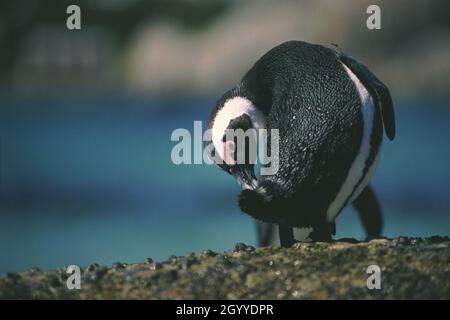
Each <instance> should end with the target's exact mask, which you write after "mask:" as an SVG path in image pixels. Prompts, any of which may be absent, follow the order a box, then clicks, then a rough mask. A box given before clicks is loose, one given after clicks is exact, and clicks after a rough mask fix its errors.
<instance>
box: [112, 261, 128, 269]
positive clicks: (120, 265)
mask: <svg viewBox="0 0 450 320" xmlns="http://www.w3.org/2000/svg"><path fill="white" fill-rule="evenodd" d="M111 267H112V268H113V269H114V270H121V269H125V268H126V267H127V264H126V263H122V262H115V263H113V264H112V266H111Z"/></svg>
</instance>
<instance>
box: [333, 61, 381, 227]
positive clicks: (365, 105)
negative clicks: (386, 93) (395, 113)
mask: <svg viewBox="0 0 450 320" xmlns="http://www.w3.org/2000/svg"><path fill="white" fill-rule="evenodd" d="M343 66H344V68H345V71H346V72H347V74H348V75H349V77H350V78H351V79H352V81H353V82H354V84H355V87H356V90H357V91H358V94H359V97H360V99H361V105H362V106H361V107H362V115H363V136H362V139H361V145H360V147H359V151H358V153H357V155H356V158H355V159H354V160H353V163H352V165H351V167H350V170H349V171H348V173H347V177H346V179H345V181H344V184H343V185H342V186H341V188H340V190H339V192H338V194H337V196H336V198H335V199H334V201H333V202H332V203H331V204H330V206H329V207H328V211H327V222H332V221H333V220H334V218H335V217H336V215H337V214H338V213H339V211H340V210H341V209H342V207H343V206H344V204H345V202H346V200H347V199H348V198H349V197H350V195H352V191H353V189H354V188H355V186H356V185H357V184H358V182H359V181H360V180H361V178H363V174H364V168H365V166H366V160H367V159H368V157H369V154H370V140H371V135H372V130H373V122H374V114H375V106H374V103H373V101H372V97H371V96H370V94H369V92H368V91H367V89H366V88H365V87H364V85H363V84H362V83H361V81H359V79H358V78H357V77H356V75H355V74H354V73H353V72H352V71H351V70H350V69H349V68H347V66H345V65H343ZM377 163H378V155H377V157H376V159H375V161H374V162H373V164H372V165H371V168H369V170H368V172H367V174H366V176H365V177H364V178H363V181H362V182H361V183H360V185H359V186H358V187H357V189H356V190H355V192H354V193H353V195H352V197H351V199H349V203H350V202H352V201H353V200H354V199H356V197H357V196H358V195H359V194H360V193H361V191H362V190H363V189H364V187H365V186H366V185H367V184H368V183H369V181H370V178H371V176H372V175H373V173H374V171H375V168H376V165H377Z"/></svg>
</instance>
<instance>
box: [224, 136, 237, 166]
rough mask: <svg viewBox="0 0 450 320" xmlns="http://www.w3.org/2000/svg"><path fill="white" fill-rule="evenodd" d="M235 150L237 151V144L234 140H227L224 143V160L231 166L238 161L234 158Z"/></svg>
mask: <svg viewBox="0 0 450 320" xmlns="http://www.w3.org/2000/svg"><path fill="white" fill-rule="evenodd" d="M234 151H235V145H234V142H232V141H227V142H226V143H224V144H223V155H224V158H225V159H224V161H225V163H226V164H227V165H229V166H234V165H235V164H236V161H235V160H234V156H233V154H234Z"/></svg>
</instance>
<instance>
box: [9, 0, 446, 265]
mask: <svg viewBox="0 0 450 320" xmlns="http://www.w3.org/2000/svg"><path fill="white" fill-rule="evenodd" d="M70 4H78V5H79V6H80V8H81V27H82V29H81V30H77V31H69V30H68V29H67V28H66V19H67V17H68V16H69V15H68V14H66V8H67V6H68V5H70ZM370 4H378V5H379V6H380V7H381V26H382V29H381V30H368V29H367V28H366V19H367V17H368V14H367V13H366V8H367V7H368V6H369V5H370ZM293 39H296V40H304V41H308V42H313V43H336V44H339V46H340V47H341V48H343V49H344V50H345V51H346V52H348V53H350V54H352V55H353V56H354V57H356V58H358V59H359V60H360V61H363V62H364V63H365V64H367V65H368V66H369V67H370V69H371V70H372V71H373V72H374V73H375V74H377V75H378V77H379V78H380V79H382V81H383V82H384V83H385V84H386V85H387V86H388V87H389V88H390V90H391V93H392V96H393V99H394V102H395V110H396V116H397V128H398V129H397V132H398V134H397V137H396V140H395V141H394V142H389V141H388V140H387V139H385V144H384V147H383V156H382V159H381V163H380V167H379V169H378V172H377V174H376V176H375V179H374V185H375V188H376V190H377V192H378V195H379V198H380V200H381V202H382V205H383V208H384V212H385V232H384V234H385V235H386V236H389V237H395V236H399V235H407V236H427V235H433V234H440V235H450V201H449V195H450V194H449V193H450V187H449V182H450V165H449V164H450V148H449V142H448V139H449V137H450V125H449V124H450V108H449V107H450V94H449V88H450V2H448V1H446V0H435V1H419V0H417V1H411V0H401V1H395V2H394V1H343V0H338V1H276V2H275V1H264V0H258V1H256V0H254V1H237V0H236V1H231V0H230V1H225V0H216V1H208V0H177V1H174V0H169V1H167V0H165V1H163V0H152V1H141V0H128V1H125V0H120V1H119V0H95V1H94V0H90V1H70V2H67V1H61V0H53V1H52V0H46V1H43V0H40V1H38V0H35V1H24V0H16V1H5V0H2V1H1V2H0V273H4V272H7V271H23V270H27V269H29V268H31V267H33V266H37V267H39V268H41V269H49V268H56V267H61V266H66V265H69V264H78V265H82V266H83V265H87V264H90V263H94V262H97V263H100V264H104V265H109V264H111V263H113V262H117V261H122V262H129V263H132V262H139V261H142V260H143V259H144V258H146V257H152V258H153V259H156V260H162V259H166V258H167V257H168V256H169V255H171V254H175V255H181V254H186V253H188V252H191V251H192V252H201V251H203V250H204V249H207V248H208V249H212V250H215V251H222V250H226V249H230V248H232V247H233V246H234V244H235V243H236V242H246V243H249V244H253V245H255V244H256V236H255V226H254V222H253V221H252V219H251V218H250V217H247V216H245V215H244V214H241V213H240V212H239V209H238V207H237V202H236V197H237V194H238V191H239V188H238V186H237V184H236V183H235V181H234V180H233V179H232V178H231V177H230V176H228V175H226V174H224V173H222V172H220V171H219V170H217V169H216V168H215V167H212V166H208V165H182V166H176V165H174V164H172V162H171V158H170V152H171V149H172V147H173V146H174V145H175V143H174V142H171V141H170V135H171V133H172V131H173V130H174V129H176V128H187V129H189V130H193V121H194V120H204V121H205V120H206V118H207V116H208V113H209V111H210V110H211V108H212V107H213V105H214V103H215V101H216V99H218V98H219V96H220V95H221V94H222V93H223V92H225V91H227V90H228V89H229V88H231V87H233V86H234V85H235V84H236V83H237V82H238V81H239V80H240V78H241V77H242V76H243V74H244V73H245V72H246V71H247V70H248V69H249V68H250V67H251V66H252V64H253V63H254V62H255V61H256V60H257V59H258V58H259V57H260V56H261V55H262V54H264V53H265V52H266V51H268V50H269V49H270V48H272V47H273V46H275V45H277V44H280V43H282V42H284V41H286V40H293ZM363 236H364V234H363V230H362V228H361V226H360V224H359V221H358V218H357V217H356V215H355V214H354V212H353V211H352V209H346V210H345V211H344V212H343V213H342V214H341V215H340V216H339V218H338V221H337V238H340V237H355V238H358V239H359V238H362V237H363Z"/></svg>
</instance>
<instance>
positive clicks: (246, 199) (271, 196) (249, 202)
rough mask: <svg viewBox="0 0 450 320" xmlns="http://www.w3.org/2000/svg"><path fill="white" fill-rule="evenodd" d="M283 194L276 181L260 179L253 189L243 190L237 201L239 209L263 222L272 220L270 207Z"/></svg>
mask: <svg viewBox="0 0 450 320" xmlns="http://www.w3.org/2000/svg"><path fill="white" fill-rule="evenodd" d="M283 194H284V190H283V188H281V186H280V185H279V184H278V183H275V182H272V181H262V182H261V183H260V184H259V185H258V187H256V188H255V189H246V190H243V191H242V192H241V193H240V195H239V199H238V203H239V207H240V208H241V210H242V211H243V212H245V213H247V214H249V215H250V216H252V217H254V218H256V219H259V220H262V221H265V222H273V221H271V220H272V219H273V210H272V208H273V207H274V203H276V202H278V200H279V199H281V198H282V195H283ZM271 218H272V219H271Z"/></svg>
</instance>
